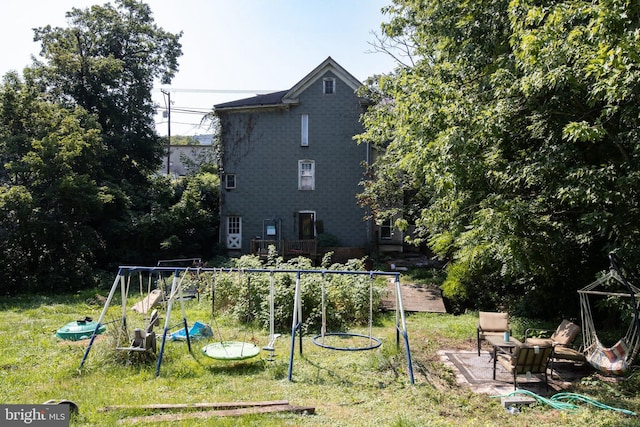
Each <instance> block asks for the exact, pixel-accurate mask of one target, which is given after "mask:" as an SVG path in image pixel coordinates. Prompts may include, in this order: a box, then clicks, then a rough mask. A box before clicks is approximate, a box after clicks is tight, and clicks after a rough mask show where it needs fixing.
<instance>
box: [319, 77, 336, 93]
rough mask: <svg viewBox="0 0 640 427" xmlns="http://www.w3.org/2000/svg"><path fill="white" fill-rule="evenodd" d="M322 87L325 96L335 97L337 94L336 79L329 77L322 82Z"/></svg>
mask: <svg viewBox="0 0 640 427" xmlns="http://www.w3.org/2000/svg"><path fill="white" fill-rule="evenodd" d="M322 87H323V89H324V94H325V95H333V94H334V93H336V79H334V78H329V77H327V78H325V79H324V80H323V81H322Z"/></svg>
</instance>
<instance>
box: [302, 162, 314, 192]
mask: <svg viewBox="0 0 640 427" xmlns="http://www.w3.org/2000/svg"><path fill="white" fill-rule="evenodd" d="M315 175H316V162H315V161H313V160H298V190H304V191H311V190H315V188H316V183H315V181H316V180H315Z"/></svg>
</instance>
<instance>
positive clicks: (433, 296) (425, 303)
mask: <svg viewBox="0 0 640 427" xmlns="http://www.w3.org/2000/svg"><path fill="white" fill-rule="evenodd" d="M400 291H401V292H402V303H403V305H404V311H407V312H428V313H446V312H447V309H446V308H445V306H444V301H443V300H442V294H441V292H440V290H439V289H437V288H432V287H423V286H420V285H407V284H401V285H400ZM380 308H381V309H382V310H383V311H389V310H395V309H396V298H395V283H394V279H390V280H389V282H388V284H387V291H386V292H385V294H384V295H383V296H382V301H381V302H380Z"/></svg>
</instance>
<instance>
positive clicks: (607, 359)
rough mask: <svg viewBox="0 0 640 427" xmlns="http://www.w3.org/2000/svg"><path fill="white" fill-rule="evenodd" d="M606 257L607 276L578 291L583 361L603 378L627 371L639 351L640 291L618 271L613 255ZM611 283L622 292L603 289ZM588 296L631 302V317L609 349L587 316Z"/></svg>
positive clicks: (628, 278) (588, 307) (590, 317)
mask: <svg viewBox="0 0 640 427" xmlns="http://www.w3.org/2000/svg"><path fill="white" fill-rule="evenodd" d="M609 257H610V260H611V269H610V270H609V272H608V273H606V274H605V275H603V276H602V277H600V278H599V279H598V280H596V281H595V282H593V283H591V284H589V285H587V286H585V287H584V288H582V289H580V290H579V291H578V293H579V295H580V308H581V312H582V325H583V326H582V328H583V329H582V340H583V348H584V352H585V356H586V359H587V361H588V362H589V363H590V364H591V365H592V366H593V367H594V368H596V369H597V370H598V371H600V372H603V373H605V374H614V375H622V374H624V373H625V372H627V371H628V370H629V367H630V365H631V362H632V361H633V359H634V358H635V357H636V355H637V354H638V350H640V328H639V327H638V325H639V323H640V319H638V303H637V302H636V298H635V295H636V294H639V293H640V288H638V287H637V286H635V285H633V284H632V283H630V282H631V277H630V276H628V275H627V274H624V273H623V272H622V271H621V267H620V264H619V260H618V259H617V258H616V257H615V256H614V255H613V254H611V255H610V256H609ZM634 281H635V280H634ZM612 282H613V283H614V284H616V285H618V287H620V285H622V286H624V288H625V290H626V292H624V291H622V292H612V291H611V290H610V289H611V287H610V286H608V287H607V286H606V285H607V284H609V285H610V284H611V283H612ZM590 295H599V296H605V297H627V298H629V297H630V298H631V306H632V308H633V317H632V319H631V322H630V324H629V327H628V329H627V332H626V334H625V335H624V337H622V338H620V339H619V340H618V342H616V343H615V344H614V345H613V346H611V347H605V346H604V345H603V344H602V342H601V341H600V339H599V338H598V335H597V333H596V328H595V325H594V320H593V314H592V312H591V305H590V301H589V299H590V298H589V296H590Z"/></svg>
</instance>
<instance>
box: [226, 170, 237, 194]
mask: <svg viewBox="0 0 640 427" xmlns="http://www.w3.org/2000/svg"><path fill="white" fill-rule="evenodd" d="M224 188H226V189H227V190H232V189H234V188H236V174H235V173H228V174H225V176H224Z"/></svg>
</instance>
